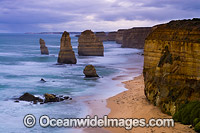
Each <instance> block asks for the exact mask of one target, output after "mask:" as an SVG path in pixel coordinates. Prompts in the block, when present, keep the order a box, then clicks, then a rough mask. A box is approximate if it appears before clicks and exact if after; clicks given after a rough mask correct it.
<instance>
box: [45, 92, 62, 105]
mask: <svg viewBox="0 0 200 133" xmlns="http://www.w3.org/2000/svg"><path fill="white" fill-rule="evenodd" d="M44 97H45V99H44V102H45V103H48V102H59V98H58V97H56V95H54V94H48V93H46V94H44Z"/></svg>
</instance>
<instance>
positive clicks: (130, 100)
mask: <svg viewBox="0 0 200 133" xmlns="http://www.w3.org/2000/svg"><path fill="white" fill-rule="evenodd" d="M121 83H122V84H124V85H125V88H126V89H127V90H125V91H123V92H121V93H119V94H117V95H115V96H113V97H110V98H108V99H102V100H94V101H87V102H88V103H89V104H88V107H89V108H90V115H91V116H92V117H93V116H94V115H98V116H99V117H102V116H103V115H108V117H109V118H145V119H146V121H148V120H149V119H150V118H172V116H169V115H167V114H164V113H162V112H161V110H160V108H158V107H156V106H154V105H153V104H151V103H149V102H148V100H147V99H146V97H145V95H144V79H143V75H140V76H137V77H135V78H134V79H132V80H128V81H124V82H121ZM108 109H109V110H110V112H108ZM107 113H108V114H107ZM94 131H95V132H105V133H107V132H114V133H124V132H130V133H133V132H146V133H152V132H153V133H160V132H162V133H168V132H172V133H173V132H174V133H176V132H179V133H185V132H187V133H188V132H189V133H195V131H194V130H193V129H192V128H189V127H188V125H183V124H180V123H177V122H176V123H175V126H174V127H148V128H147V127H143V128H142V127H137V128H132V129H131V130H125V128H86V129H83V132H86V133H91V132H94Z"/></svg>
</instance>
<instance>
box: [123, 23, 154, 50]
mask: <svg viewBox="0 0 200 133" xmlns="http://www.w3.org/2000/svg"><path fill="white" fill-rule="evenodd" d="M151 31H152V28H151V27H136V28H132V29H128V30H125V31H124V33H123V41H122V46H121V47H122V48H138V49H143V48H144V42H145V39H146V37H147V36H148V35H149V34H150V33H151Z"/></svg>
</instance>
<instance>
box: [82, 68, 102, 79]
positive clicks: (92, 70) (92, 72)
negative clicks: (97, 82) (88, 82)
mask: <svg viewBox="0 0 200 133" xmlns="http://www.w3.org/2000/svg"><path fill="white" fill-rule="evenodd" d="M83 73H84V74H85V77H99V76H98V75H97V73H96V69H95V67H94V66H93V65H87V66H86V67H85V69H84V70H83Z"/></svg>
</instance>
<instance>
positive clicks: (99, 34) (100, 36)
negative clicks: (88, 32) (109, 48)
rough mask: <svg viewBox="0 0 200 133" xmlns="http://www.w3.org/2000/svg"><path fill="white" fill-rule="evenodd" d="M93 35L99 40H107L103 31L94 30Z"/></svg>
mask: <svg viewBox="0 0 200 133" xmlns="http://www.w3.org/2000/svg"><path fill="white" fill-rule="evenodd" d="M95 35H96V36H97V37H98V38H99V39H100V40H101V41H107V35H106V33H105V32H96V33H95Z"/></svg>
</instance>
